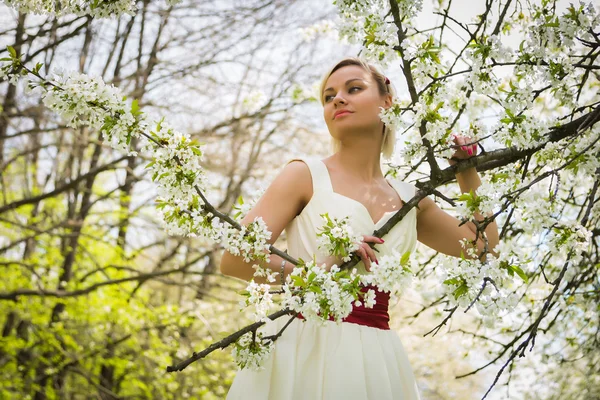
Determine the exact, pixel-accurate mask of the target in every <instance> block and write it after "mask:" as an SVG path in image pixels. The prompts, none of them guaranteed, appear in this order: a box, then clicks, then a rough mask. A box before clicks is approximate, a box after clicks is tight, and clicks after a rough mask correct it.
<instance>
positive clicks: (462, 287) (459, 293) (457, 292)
mask: <svg viewBox="0 0 600 400" xmlns="http://www.w3.org/2000/svg"><path fill="white" fill-rule="evenodd" d="M468 290H469V287H468V286H467V285H465V284H464V283H463V284H462V285H460V286H459V287H457V288H456V290H454V292H452V294H453V295H454V298H455V299H458V298H459V297H460V296H462V295H463V294H465V293H467V291H468Z"/></svg>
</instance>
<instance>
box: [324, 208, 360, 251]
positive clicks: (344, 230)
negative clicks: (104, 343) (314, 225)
mask: <svg viewBox="0 0 600 400" xmlns="http://www.w3.org/2000/svg"><path fill="white" fill-rule="evenodd" d="M321 218H322V219H323V220H324V221H325V223H324V224H323V226H321V227H320V228H319V229H318V231H317V246H318V248H319V250H321V251H322V252H324V253H325V254H328V255H333V256H338V257H342V259H343V260H344V261H350V259H351V258H352V253H354V252H355V251H356V250H358V249H359V248H360V244H361V243H362V241H363V237H362V235H359V234H356V233H355V232H354V230H353V229H352V227H351V226H350V224H349V217H348V216H346V217H344V218H342V219H339V218H335V217H334V218H333V219H332V218H330V217H329V214H328V213H325V214H321Z"/></svg>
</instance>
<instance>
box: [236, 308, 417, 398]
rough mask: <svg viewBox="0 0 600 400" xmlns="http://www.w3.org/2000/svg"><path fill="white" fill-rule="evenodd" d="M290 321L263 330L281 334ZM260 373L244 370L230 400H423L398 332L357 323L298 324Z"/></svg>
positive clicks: (287, 332)
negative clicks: (281, 330) (280, 331)
mask: <svg viewBox="0 0 600 400" xmlns="http://www.w3.org/2000/svg"><path fill="white" fill-rule="evenodd" d="M287 321H288V319H287V318H285V317H284V318H279V319H278V320H276V321H274V322H272V323H270V324H268V325H267V326H266V327H265V328H264V329H263V331H264V332H265V334H267V335H270V334H274V333H276V332H278V331H279V330H280V329H281V328H282V327H283V325H285V323H286V322H287ZM264 367H265V368H264V369H263V370H260V371H251V370H246V369H244V370H241V371H239V372H238V373H237V375H236V377H235V379H234V381H233V384H232V386H231V388H230V390H229V393H228V395H227V399H228V400H237V399H245V400H248V399H256V400H300V399H311V400H318V399H345V400H346V399H357V400H358V399H361V400H364V399H369V400H386V399H390V400H391V399H397V400H400V399H401V400H420V397H419V391H418V387H417V383H416V380H415V377H414V374H413V371H412V368H411V366H410V363H409V361H408V358H407V356H406V351H405V350H404V347H403V346H402V343H401V341H400V338H399V336H398V334H397V333H396V332H395V331H392V330H383V329H378V328H372V327H368V326H364V325H358V324H354V323H348V322H343V323H340V324H338V323H336V322H333V321H327V322H325V325H323V326H321V325H318V324H315V323H313V322H309V321H305V320H301V319H295V320H294V322H292V323H291V324H290V326H288V328H287V329H286V330H285V331H284V333H283V335H282V336H281V337H280V338H279V339H277V341H276V342H275V345H274V348H273V350H272V352H271V355H270V356H269V358H268V359H267V360H266V361H265V363H264Z"/></svg>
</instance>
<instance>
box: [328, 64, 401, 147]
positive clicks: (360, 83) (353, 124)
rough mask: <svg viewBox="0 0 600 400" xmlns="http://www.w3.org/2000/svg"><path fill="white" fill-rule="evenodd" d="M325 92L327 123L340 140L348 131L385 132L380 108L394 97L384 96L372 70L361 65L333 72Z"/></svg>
mask: <svg viewBox="0 0 600 400" xmlns="http://www.w3.org/2000/svg"><path fill="white" fill-rule="evenodd" d="M321 95H322V96H323V104H324V106H323V117H324V118H325V123H326V124H327V128H328V129H329V132H330V133H331V135H332V136H333V137H334V138H336V139H338V140H341V139H342V137H343V136H344V135H345V133H348V132H365V131H366V132H371V131H376V132H381V130H382V127H383V125H382V124H383V123H382V122H381V119H380V118H379V113H380V111H381V110H380V107H384V108H387V107H389V106H390V105H391V96H389V95H388V96H381V95H380V94H379V89H378V88H377V83H376V82H375V81H374V80H373V78H372V77H371V73H370V72H367V71H365V70H364V69H363V68H361V67H359V66H357V65H348V66H345V67H342V68H340V69H338V70H337V71H335V72H334V73H333V74H331V76H330V77H329V78H328V79H327V82H326V83H325V89H324V90H323V93H322V94H321Z"/></svg>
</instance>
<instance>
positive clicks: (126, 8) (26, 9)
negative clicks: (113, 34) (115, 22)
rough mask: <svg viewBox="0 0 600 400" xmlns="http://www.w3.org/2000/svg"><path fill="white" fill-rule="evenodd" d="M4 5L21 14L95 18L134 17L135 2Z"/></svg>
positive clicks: (48, 0) (10, 0)
mask: <svg viewBox="0 0 600 400" xmlns="http://www.w3.org/2000/svg"><path fill="white" fill-rule="evenodd" d="M6 3H7V4H8V5H9V6H11V7H14V8H15V9H17V10H19V11H20V12H23V13H33V14H44V15H56V16H61V15H66V14H76V15H90V16H92V17H96V18H106V17H109V16H119V15H121V14H129V15H134V14H135V11H136V10H137V8H136V5H135V3H136V2H135V0H100V1H91V0H87V1H85V0H6Z"/></svg>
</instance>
